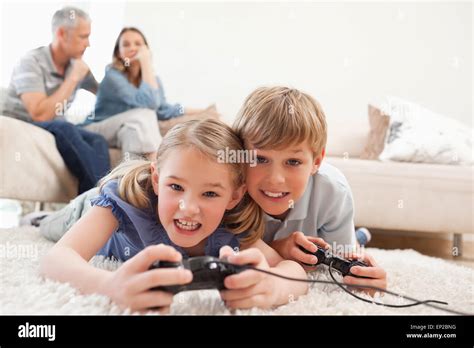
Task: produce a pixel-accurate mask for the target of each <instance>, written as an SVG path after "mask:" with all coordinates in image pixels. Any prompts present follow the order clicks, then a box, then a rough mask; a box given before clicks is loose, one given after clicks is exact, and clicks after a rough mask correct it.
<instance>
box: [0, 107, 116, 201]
mask: <svg viewBox="0 0 474 348" xmlns="http://www.w3.org/2000/svg"><path fill="white" fill-rule="evenodd" d="M109 155H110V164H111V167H112V168H113V167H115V166H116V165H117V164H118V163H119V162H120V161H121V159H122V152H121V150H120V149H113V148H110V149H109ZM0 157H1V158H2V165H1V167H0V197H3V198H11V199H19V200H26V201H40V202H69V200H71V199H73V198H74V197H76V196H77V188H78V182H77V179H76V178H75V177H74V176H73V175H72V174H71V173H70V172H69V170H68V169H67V167H66V165H65V163H64V161H63V159H62V157H61V155H60V153H59V152H58V150H57V148H56V141H55V139H54V136H53V135H52V134H51V133H49V132H48V131H46V130H44V129H42V128H40V127H36V126H34V125H32V124H29V123H27V122H23V121H20V120H17V119H14V118H11V117H5V116H0Z"/></svg>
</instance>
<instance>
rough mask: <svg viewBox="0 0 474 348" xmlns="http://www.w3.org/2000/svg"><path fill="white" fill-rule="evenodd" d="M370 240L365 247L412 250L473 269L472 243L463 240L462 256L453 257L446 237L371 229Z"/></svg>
mask: <svg viewBox="0 0 474 348" xmlns="http://www.w3.org/2000/svg"><path fill="white" fill-rule="evenodd" d="M370 232H371V233H372V240H371V241H370V243H369V244H368V245H367V247H372V248H380V249H414V250H416V251H418V252H420V253H422V254H425V255H429V256H436V257H441V258H443V259H446V260H448V261H451V262H454V263H456V264H460V265H464V266H467V267H471V268H473V269H474V242H473V241H466V240H464V241H463V243H462V255H461V256H455V255H453V244H452V240H449V239H448V237H449V236H447V235H443V234H440V235H437V234H431V233H416V232H413V233H407V232H397V231H386V230H374V229H371V230H370Z"/></svg>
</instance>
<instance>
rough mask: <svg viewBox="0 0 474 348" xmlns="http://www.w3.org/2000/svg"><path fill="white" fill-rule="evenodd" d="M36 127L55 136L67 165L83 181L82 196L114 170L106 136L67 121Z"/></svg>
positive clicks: (46, 123)
mask: <svg viewBox="0 0 474 348" xmlns="http://www.w3.org/2000/svg"><path fill="white" fill-rule="evenodd" d="M34 124H35V125H36V126H38V127H41V128H44V129H45V130H47V131H48V132H50V133H52V134H53V135H54V137H55V139H56V147H57V148H58V151H59V153H60V154H61V156H62V158H63V160H64V162H65V163H66V166H67V167H68V169H69V170H70V171H71V173H72V174H74V176H75V177H76V178H77V179H78V181H79V194H81V193H83V192H85V191H87V190H89V189H90V188H92V187H94V186H95V185H96V183H97V181H98V180H99V179H100V178H102V177H103V176H104V175H105V174H107V172H108V171H109V170H110V158H109V146H108V144H107V141H106V140H105V139H104V137H103V136H101V135H99V134H96V133H92V132H89V131H87V130H85V129H82V128H80V127H77V126H75V125H74V124H72V123H70V122H67V121H47V122H34Z"/></svg>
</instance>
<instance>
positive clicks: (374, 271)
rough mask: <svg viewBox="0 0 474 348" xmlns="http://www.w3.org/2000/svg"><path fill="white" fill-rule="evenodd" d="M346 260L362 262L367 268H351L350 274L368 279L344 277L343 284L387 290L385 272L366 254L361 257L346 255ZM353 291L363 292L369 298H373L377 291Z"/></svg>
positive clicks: (362, 289)
mask: <svg viewBox="0 0 474 348" xmlns="http://www.w3.org/2000/svg"><path fill="white" fill-rule="evenodd" d="M346 257H347V258H348V259H359V260H361V261H364V262H365V263H366V264H368V265H369V267H361V266H353V267H351V269H350V272H351V273H352V274H354V275H357V276H362V277H368V278H357V277H352V276H345V277H344V278H343V282H344V284H348V285H368V286H376V287H378V288H382V289H386V288H387V272H385V270H384V269H383V268H382V267H380V266H379V265H378V264H377V263H376V262H375V259H374V258H373V257H372V256H371V255H369V254H367V253H364V254H363V255H358V254H349V255H346ZM354 289H355V290H359V291H364V292H366V293H368V294H369V295H370V296H372V297H373V296H374V295H375V293H376V292H377V290H374V289H370V288H366V289H364V288H354Z"/></svg>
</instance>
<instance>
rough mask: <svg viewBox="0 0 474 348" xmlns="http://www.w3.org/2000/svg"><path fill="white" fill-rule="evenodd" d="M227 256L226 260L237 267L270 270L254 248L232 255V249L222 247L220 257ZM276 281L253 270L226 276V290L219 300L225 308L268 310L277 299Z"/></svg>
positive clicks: (222, 292) (258, 251)
mask: <svg viewBox="0 0 474 348" xmlns="http://www.w3.org/2000/svg"><path fill="white" fill-rule="evenodd" d="M223 256H227V260H228V261H229V262H231V263H235V264H238V265H245V264H251V265H252V266H254V267H258V268H260V269H264V270H270V266H269V265H268V263H267V261H266V259H265V256H264V255H263V253H262V252H261V251H260V250H259V249H256V248H250V249H246V250H243V251H240V252H239V253H238V254H234V251H233V250H232V248H230V247H228V246H224V247H222V248H221V250H220V257H223ZM276 279H277V278H275V277H272V276H270V275H267V274H265V273H262V272H258V271H254V270H246V271H243V272H241V273H239V274H234V275H231V276H227V277H226V278H225V279H224V285H225V287H226V288H227V289H226V290H221V291H220V294H221V298H222V300H223V301H224V302H225V304H226V306H227V307H229V308H232V309H237V308H242V309H243V308H251V307H260V308H269V307H271V306H273V305H274V304H275V303H276V302H277V299H278V288H277V286H276Z"/></svg>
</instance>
